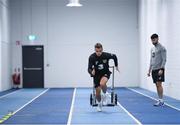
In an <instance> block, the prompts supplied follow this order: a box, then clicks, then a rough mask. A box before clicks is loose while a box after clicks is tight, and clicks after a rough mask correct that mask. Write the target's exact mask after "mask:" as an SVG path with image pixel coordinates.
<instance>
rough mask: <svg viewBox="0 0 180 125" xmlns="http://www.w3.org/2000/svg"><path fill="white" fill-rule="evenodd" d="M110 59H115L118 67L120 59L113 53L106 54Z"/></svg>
mask: <svg viewBox="0 0 180 125" xmlns="http://www.w3.org/2000/svg"><path fill="white" fill-rule="evenodd" d="M106 55H107V57H108V59H113V60H114V65H115V66H116V67H118V59H117V56H116V55H115V54H111V53H106Z"/></svg>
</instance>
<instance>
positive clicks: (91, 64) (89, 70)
mask: <svg viewBox="0 0 180 125" xmlns="http://www.w3.org/2000/svg"><path fill="white" fill-rule="evenodd" d="M92 71H93V59H92V57H91V56H90V57H89V61H88V73H89V74H90V75H91V76H92V75H93V74H92Z"/></svg>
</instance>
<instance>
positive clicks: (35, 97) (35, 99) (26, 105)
mask: <svg viewBox="0 0 180 125" xmlns="http://www.w3.org/2000/svg"><path fill="white" fill-rule="evenodd" d="M48 90H49V88H48V89H46V90H44V91H43V92H41V93H40V94H39V95H37V96H36V97H34V98H33V99H31V100H30V101H29V102H27V103H26V104H25V105H23V106H22V107H20V108H19V109H17V110H16V111H15V112H13V113H12V115H15V114H16V113H17V112H19V111H20V110H22V109H23V108H24V107H26V106H27V105H29V104H30V103H32V102H33V101H34V100H36V99H37V98H39V97H40V96H41V95H43V94H44V93H46V92H47V91H48Z"/></svg>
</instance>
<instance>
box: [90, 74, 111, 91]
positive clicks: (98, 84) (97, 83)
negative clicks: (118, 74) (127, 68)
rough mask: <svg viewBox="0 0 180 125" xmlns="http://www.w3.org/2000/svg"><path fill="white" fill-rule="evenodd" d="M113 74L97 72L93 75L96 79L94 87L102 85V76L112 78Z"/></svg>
mask: <svg viewBox="0 0 180 125" xmlns="http://www.w3.org/2000/svg"><path fill="white" fill-rule="evenodd" d="M110 76H111V72H107V73H101V74H97V75H95V76H94V77H93V79H94V87H95V88H97V87H99V86H100V81H101V78H102V77H106V78H108V79H109V78H110Z"/></svg>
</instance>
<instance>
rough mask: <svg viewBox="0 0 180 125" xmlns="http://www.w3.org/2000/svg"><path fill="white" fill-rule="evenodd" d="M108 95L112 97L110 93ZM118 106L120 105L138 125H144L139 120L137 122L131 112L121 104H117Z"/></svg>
mask: <svg viewBox="0 0 180 125" xmlns="http://www.w3.org/2000/svg"><path fill="white" fill-rule="evenodd" d="M108 95H109V97H111V96H110V94H109V93H108ZM117 105H118V106H119V107H120V108H121V109H123V110H124V111H125V112H126V113H127V114H128V115H129V116H130V117H131V118H132V119H133V120H134V121H135V122H136V123H137V124H138V125H142V123H141V122H140V121H139V120H137V119H136V118H135V117H134V116H133V115H132V114H131V113H130V112H128V110H126V109H125V108H124V107H123V106H122V105H121V104H120V103H119V101H118V102H117Z"/></svg>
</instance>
